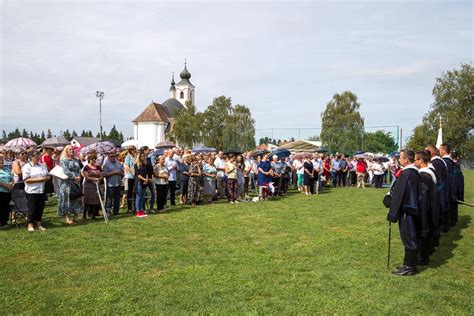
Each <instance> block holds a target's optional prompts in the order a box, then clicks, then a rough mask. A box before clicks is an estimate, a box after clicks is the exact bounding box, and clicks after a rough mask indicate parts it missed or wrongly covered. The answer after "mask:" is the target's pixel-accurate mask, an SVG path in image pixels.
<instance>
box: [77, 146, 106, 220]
mask: <svg viewBox="0 0 474 316" xmlns="http://www.w3.org/2000/svg"><path fill="white" fill-rule="evenodd" d="M96 162H97V154H96V153H95V152H90V153H89V154H88V155H87V166H85V167H84V169H82V175H83V176H84V184H83V188H82V189H83V192H84V213H83V216H82V219H83V220H85V219H87V217H88V216H90V217H91V218H92V219H95V218H96V216H98V215H99V209H100V200H99V193H98V192H97V184H98V183H99V182H100V181H101V180H102V168H101V167H100V166H98V165H97V164H96Z"/></svg>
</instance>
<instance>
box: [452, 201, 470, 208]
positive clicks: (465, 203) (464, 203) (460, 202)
mask: <svg viewBox="0 0 474 316" xmlns="http://www.w3.org/2000/svg"><path fill="white" fill-rule="evenodd" d="M456 202H458V204H463V205H467V206H470V207H474V205H472V204H469V203H467V202H464V201H461V200H456Z"/></svg>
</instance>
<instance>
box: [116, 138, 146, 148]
mask: <svg viewBox="0 0 474 316" xmlns="http://www.w3.org/2000/svg"><path fill="white" fill-rule="evenodd" d="M144 145H145V144H143V143H142V142H141V141H139V140H138V139H129V140H127V141H126V142H123V143H122V145H120V147H122V148H127V147H129V146H135V147H136V148H140V147H142V146H144Z"/></svg>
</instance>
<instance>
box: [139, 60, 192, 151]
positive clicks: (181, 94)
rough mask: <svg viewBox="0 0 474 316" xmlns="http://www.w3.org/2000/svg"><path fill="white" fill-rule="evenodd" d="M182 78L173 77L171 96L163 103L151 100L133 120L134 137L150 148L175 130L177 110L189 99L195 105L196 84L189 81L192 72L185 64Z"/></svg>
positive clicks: (182, 107) (181, 74)
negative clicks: (178, 79)
mask: <svg viewBox="0 0 474 316" xmlns="http://www.w3.org/2000/svg"><path fill="white" fill-rule="evenodd" d="M179 76H180V78H181V80H180V81H179V82H178V83H175V81H174V75H173V76H172V79H171V86H170V89H169V91H170V98H169V99H168V100H166V101H165V102H163V103H162V104H160V103H156V102H151V103H150V104H149V105H148V106H147V107H146V108H145V110H144V111H143V112H142V113H140V114H139V115H138V116H137V117H136V118H135V119H134V120H133V121H132V123H133V138H134V139H136V140H139V141H141V142H142V143H143V144H145V145H147V146H148V147H150V148H154V147H155V145H156V144H158V143H160V142H163V141H165V140H166V135H167V134H168V133H169V132H170V131H172V130H173V125H174V116H175V114H176V112H177V111H179V110H182V109H184V106H185V104H186V102H187V101H191V104H192V105H194V94H195V88H196V87H195V86H194V85H193V84H192V83H191V82H190V81H189V79H190V78H191V74H190V73H189V71H188V69H187V63H186V62H185V64H184V69H183V71H182V72H181V73H180V74H179Z"/></svg>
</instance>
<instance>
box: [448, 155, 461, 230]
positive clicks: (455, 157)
mask: <svg viewBox="0 0 474 316" xmlns="http://www.w3.org/2000/svg"><path fill="white" fill-rule="evenodd" d="M450 155H451V158H452V159H453V162H454V181H453V182H454V183H456V192H455V195H456V203H455V210H454V222H455V223H457V221H458V204H459V203H458V202H457V201H464V175H463V174H462V171H461V164H460V163H459V157H458V154H457V152H454V151H451V153H450Z"/></svg>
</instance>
